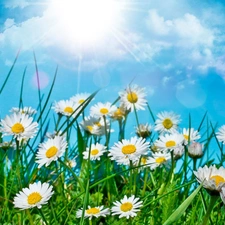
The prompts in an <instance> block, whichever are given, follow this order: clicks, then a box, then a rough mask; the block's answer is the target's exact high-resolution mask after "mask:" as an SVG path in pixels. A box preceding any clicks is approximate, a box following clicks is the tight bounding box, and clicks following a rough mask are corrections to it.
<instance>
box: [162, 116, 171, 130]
mask: <svg viewBox="0 0 225 225" xmlns="http://www.w3.org/2000/svg"><path fill="white" fill-rule="evenodd" d="M162 124H163V126H164V127H165V128H166V129H170V128H171V127H172V126H173V122H172V121H171V119H168V118H167V119H165V120H164V121H163V123H162Z"/></svg>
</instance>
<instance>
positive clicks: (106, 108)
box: [90, 102, 117, 117]
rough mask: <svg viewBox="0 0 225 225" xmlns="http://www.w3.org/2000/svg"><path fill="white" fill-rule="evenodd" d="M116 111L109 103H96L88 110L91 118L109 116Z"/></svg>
mask: <svg viewBox="0 0 225 225" xmlns="http://www.w3.org/2000/svg"><path fill="white" fill-rule="evenodd" d="M116 110H117V107H116V106H115V105H111V103H110V102H106V103H101V102H99V103H97V104H95V105H93V106H91V108H90V115H91V116H93V117H101V116H111V115H113V113H114V112H115V111H116Z"/></svg>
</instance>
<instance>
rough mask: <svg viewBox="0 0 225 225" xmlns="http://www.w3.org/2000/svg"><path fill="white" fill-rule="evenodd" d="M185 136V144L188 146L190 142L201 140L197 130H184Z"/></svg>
mask: <svg viewBox="0 0 225 225" xmlns="http://www.w3.org/2000/svg"><path fill="white" fill-rule="evenodd" d="M183 136H184V144H185V145H187V144H188V142H189V143H190V142H192V141H196V140H198V139H200V138H201V136H200V134H199V132H198V131H197V130H194V128H191V129H189V128H188V129H186V128H184V129H183Z"/></svg>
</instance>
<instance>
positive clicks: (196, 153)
mask: <svg viewBox="0 0 225 225" xmlns="http://www.w3.org/2000/svg"><path fill="white" fill-rule="evenodd" d="M203 146H204V145H203V144H201V143H199V142H192V143H191V144H190V145H189V146H188V155H189V156H190V157H191V158H201V157H202V156H203V150H202V149H203Z"/></svg>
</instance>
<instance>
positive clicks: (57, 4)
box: [49, 0, 119, 43]
mask: <svg viewBox="0 0 225 225" xmlns="http://www.w3.org/2000/svg"><path fill="white" fill-rule="evenodd" d="M49 10H50V11H51V12H52V13H53V14H54V15H55V19H56V21H55V22H56V23H57V27H58V26H59V28H60V30H59V32H63V33H64V35H65V36H66V37H67V38H69V39H71V40H73V41H74V42H79V43H90V42H91V43H93V42H96V41H99V40H100V39H101V38H103V37H104V36H105V35H107V33H108V32H109V31H110V28H111V27H112V26H113V25H114V24H115V21H116V18H117V17H118V13H119V4H118V2H117V1H115V0H54V1H51V2H50V4H49Z"/></svg>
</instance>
